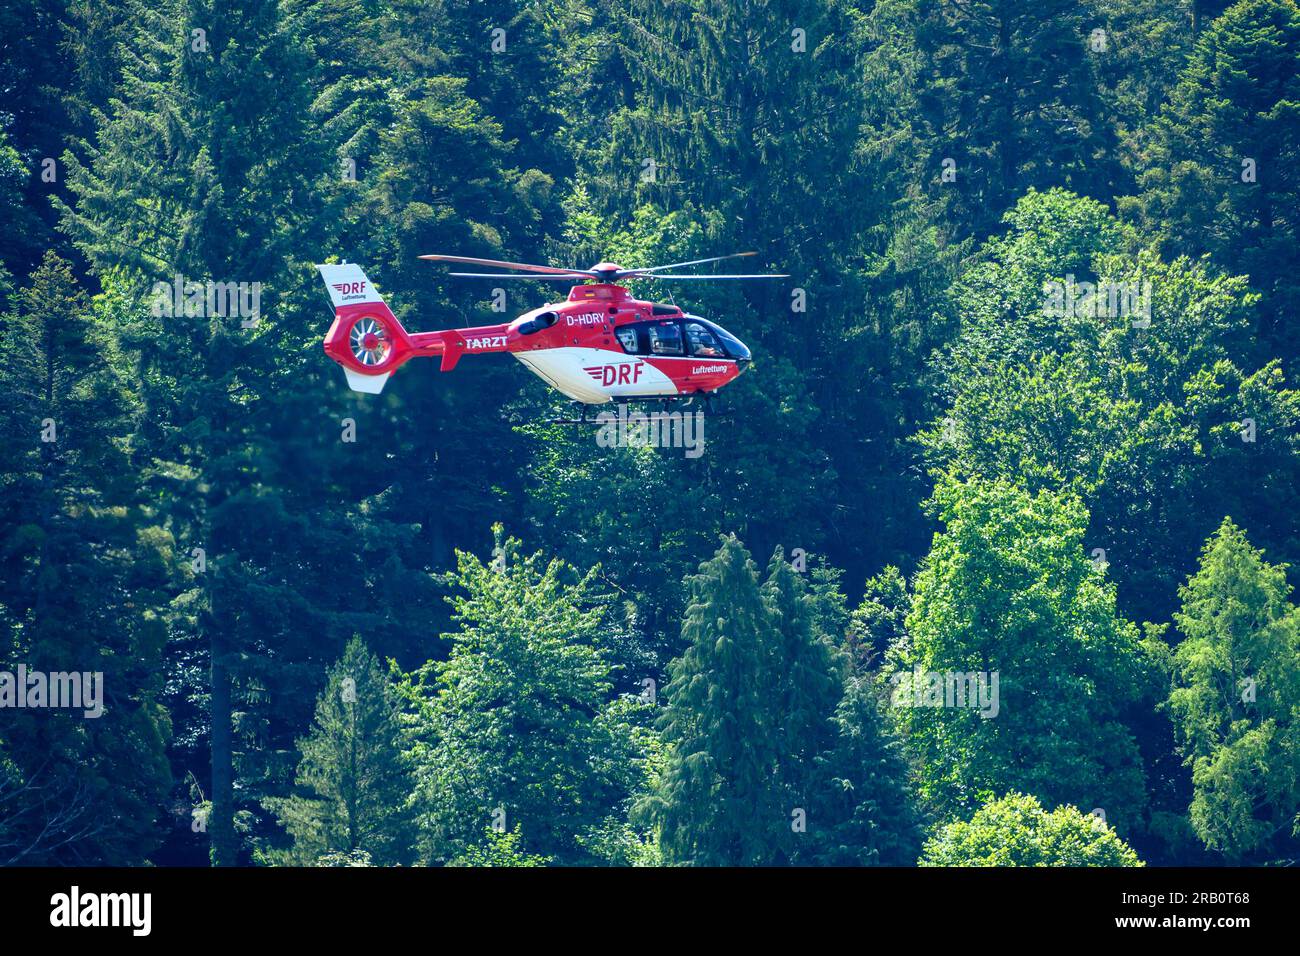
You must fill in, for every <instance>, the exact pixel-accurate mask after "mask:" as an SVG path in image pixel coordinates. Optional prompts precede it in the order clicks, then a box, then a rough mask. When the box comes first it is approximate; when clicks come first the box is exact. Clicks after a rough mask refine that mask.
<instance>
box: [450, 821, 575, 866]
mask: <svg viewBox="0 0 1300 956" xmlns="http://www.w3.org/2000/svg"><path fill="white" fill-rule="evenodd" d="M485 832H486V834H487V839H486V841H485V842H484V843H480V844H475V845H474V846H471V847H469V848H468V849H466V850H465V852H464V853H462V854H461V855H460V856H458V857H457V858H456V859H455V860H453V861H452V862H451V863H450V864H448V865H449V866H546V865H547V864H548V863H550V862H551V861H550V859H549V858H547V857H544V856H536V855H534V854H529V853H525V852H524V850H523V835H522V834H521V833H520V832H519V825H518V824H516V825H515V828H514V829H513V830H511V831H509V832H508V833H507V832H505V831H503V830H494V829H492V828H491V827H488V828H487V830H486V831H485Z"/></svg>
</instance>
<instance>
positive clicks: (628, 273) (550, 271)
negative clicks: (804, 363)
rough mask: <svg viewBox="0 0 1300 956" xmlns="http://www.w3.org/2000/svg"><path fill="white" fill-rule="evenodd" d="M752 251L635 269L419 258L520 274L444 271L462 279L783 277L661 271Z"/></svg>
mask: <svg viewBox="0 0 1300 956" xmlns="http://www.w3.org/2000/svg"><path fill="white" fill-rule="evenodd" d="M757 254H758V253H755V252H733V253H731V254H730V255H725V256H713V257H711V258H708V259H692V260H690V261H689V262H673V263H669V264H668V265H662V266H645V267H642V268H639V269H624V268H623V267H622V266H620V265H618V264H617V263H614V262H598V263H596V264H595V265H594V266H592V267H591V268H590V269H560V268H557V267H555V266H542V265H536V264H534V263H528V262H505V261H502V260H500V259H478V258H475V257H473V256H444V255H427V256H420V258H421V259H429V260H432V261H435V262H462V263H465V264H467V265H477V266H494V267H496V268H498V269H510V270H512V271H514V272H516V273H525V274H524V275H511V274H510V273H508V272H449V273H448V275H452V276H456V277H458V278H462V279H540V280H542V281H544V282H584V281H592V282H600V283H614V282H620V281H622V280H624V279H663V280H665V281H669V282H682V281H688V282H689V281H693V280H703V281H713V280H718V279H786V278H789V276H788V275H786V274H784V273H768V274H762V275H665V274H664V273H663V272H662V270H664V269H681V268H685V267H687V266H698V265H704V264H705V263H709V262H721V261H723V260H724V259H740V258H742V257H744V256H753V255H757Z"/></svg>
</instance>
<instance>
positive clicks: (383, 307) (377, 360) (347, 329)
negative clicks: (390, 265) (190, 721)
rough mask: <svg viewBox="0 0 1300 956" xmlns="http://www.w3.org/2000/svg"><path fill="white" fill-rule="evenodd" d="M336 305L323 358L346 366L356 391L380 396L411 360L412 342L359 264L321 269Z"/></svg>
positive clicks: (319, 268) (350, 383) (349, 381)
mask: <svg viewBox="0 0 1300 956" xmlns="http://www.w3.org/2000/svg"><path fill="white" fill-rule="evenodd" d="M316 268H317V270H318V271H319V272H320V275H321V278H322V279H324V280H325V286H326V289H327V290H328V291H329V295H330V301H331V302H332V303H333V304H334V324H333V325H331V326H330V330H329V332H328V333H327V334H326V336H325V343H324V345H325V354H326V355H328V356H329V357H330V358H332V359H333V360H334V361H336V362H338V363H339V365H341V366H343V372H344V374H345V375H346V376H347V380H348V387H349V388H351V389H352V390H353V391H354V392H365V393H367V394H370V395H378V394H379V393H380V392H382V391H383V390H384V385H385V383H387V381H388V377H389V376H390V375H392V374H393V372H394V371H395V370H396V369H397V367H398V366H399V365H401V364H402V363H403V362H405V361H406V360H407V359H408V358H410V357H411V351H412V346H411V339H410V336H408V335H407V333H406V330H405V329H404V328H402V325H401V323H400V322H398V321H397V317H396V316H395V315H393V312H392V310H391V309H389V308H388V305H387V304H386V303H385V302H384V299H383V296H381V295H380V294H379V292H378V291H376V289H375V287H374V284H373V283H371V281H370V279H369V278H367V276H366V274H365V272H363V271H362V269H361V267H360V266H359V265H356V264H355V263H343V264H341V265H318V266H317V267H316Z"/></svg>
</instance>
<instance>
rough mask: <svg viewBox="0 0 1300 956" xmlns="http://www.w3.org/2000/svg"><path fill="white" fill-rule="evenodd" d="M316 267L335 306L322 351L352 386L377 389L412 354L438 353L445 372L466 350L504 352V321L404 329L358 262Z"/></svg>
mask: <svg viewBox="0 0 1300 956" xmlns="http://www.w3.org/2000/svg"><path fill="white" fill-rule="evenodd" d="M316 268H317V270H319V272H320V274H321V278H322V279H324V280H325V286H326V288H327V289H328V290H329V294H330V301H331V302H332V303H333V305H334V324H333V325H331V326H330V330H329V332H328V334H326V336H325V342H324V346H325V354H326V355H328V356H329V357H330V358H332V359H333V360H334V361H335V362H338V363H339V365H341V366H343V371H344V373H345V374H346V375H347V379H348V387H349V388H351V389H352V390H353V391H356V392H367V393H369V394H371V395H377V394H379V393H380V392H381V391H383V388H384V384H385V383H386V382H387V381H388V377H389V376H390V375H391V374H392V373H393V372H394V371H396V370H397V368H398V367H399V366H401V365H403V364H404V363H405V362H406V361H407V360H408V359H411V358H414V357H415V356H419V355H426V356H432V355H440V356H442V366H441V367H442V370H443V371H444V372H450V371H451V370H452V369H453V368H455V367H456V363H457V362H459V361H460V357H461V356H462V355H464V354H466V353H467V352H469V353H478V352H504V351H506V336H507V332H508V329H509V327H508V326H506V325H492V326H483V327H481V328H470V329H444V330H442V331H439V332H415V333H408V332H407V331H406V330H405V329H404V328H402V324H401V323H400V322H398V321H397V317H396V316H395V315H393V312H392V310H391V309H390V308H389V307H388V305H387V303H385V302H384V299H383V296H381V295H380V294H379V293H378V292H377V291H376V290H375V287H374V285H373V284H372V283H371V282H370V280H369V279H368V278H367V277H366V274H365V273H364V272H363V271H362V270H361V267H360V266H358V265H356V264H354V263H343V264H341V265H318V266H317V267H316Z"/></svg>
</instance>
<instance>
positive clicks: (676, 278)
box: [629, 272, 790, 282]
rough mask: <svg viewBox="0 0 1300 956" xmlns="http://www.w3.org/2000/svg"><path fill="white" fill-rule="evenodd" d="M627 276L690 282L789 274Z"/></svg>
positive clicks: (786, 277)
mask: <svg viewBox="0 0 1300 956" xmlns="http://www.w3.org/2000/svg"><path fill="white" fill-rule="evenodd" d="M629 278H633V279H637V278H645V279H669V280H672V281H683V280H686V281H692V282H694V281H702V282H707V281H710V280H712V279H788V278H790V276H789V275H788V274H787V273H784V272H782V273H772V274H771V275H749V276H661V275H649V276H630V277H629Z"/></svg>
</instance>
